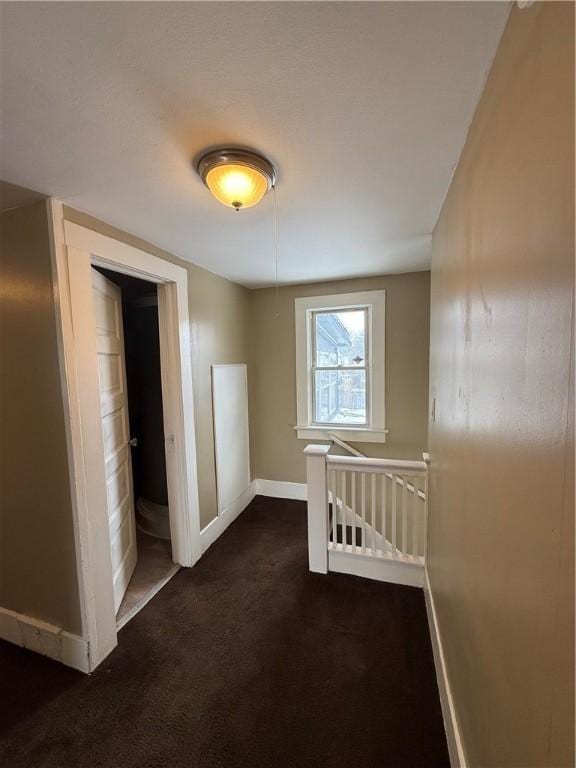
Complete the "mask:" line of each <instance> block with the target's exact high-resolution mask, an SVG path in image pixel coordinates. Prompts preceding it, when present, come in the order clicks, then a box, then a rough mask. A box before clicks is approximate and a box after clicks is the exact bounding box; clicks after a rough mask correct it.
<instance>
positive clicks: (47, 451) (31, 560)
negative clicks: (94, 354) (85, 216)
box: [0, 202, 81, 633]
mask: <svg viewBox="0 0 576 768" xmlns="http://www.w3.org/2000/svg"><path fill="white" fill-rule="evenodd" d="M0 250H1V257H0V370H1V379H0V422H1V425H0V486H1V487H0V505H1V509H0V606H2V607H3V608H8V609H10V610H12V611H16V612H17V613H23V614H27V615H30V616H34V617H35V618H39V619H42V620H44V621H48V622H50V623H53V624H56V625H58V626H61V627H65V628H66V629H68V630H70V631H71V632H76V633H81V620H80V606H79V596H78V580H77V573H76V554H75V548H74V529H73V519H72V504H71V500H70V484H69V479H68V460H67V450H66V433H65V428H64V410H63V405H62V391H61V385H60V371H59V367H58V350H57V342H56V338H57V337H56V323H55V316H54V300H53V292H52V273H51V267H50V243H49V239H48V218H47V212H46V205H45V203H44V202H40V203H35V204H33V205H29V206H26V207H22V208H18V209H14V210H9V211H5V212H3V213H1V214H0Z"/></svg>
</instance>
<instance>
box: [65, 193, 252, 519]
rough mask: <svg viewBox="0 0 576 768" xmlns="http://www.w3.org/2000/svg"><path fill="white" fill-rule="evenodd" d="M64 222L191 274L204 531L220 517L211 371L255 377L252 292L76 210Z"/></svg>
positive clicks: (189, 285) (196, 416)
mask: <svg viewBox="0 0 576 768" xmlns="http://www.w3.org/2000/svg"><path fill="white" fill-rule="evenodd" d="M64 217H65V218H66V219H68V220H69V221H74V222H75V223H76V224H80V225H82V226H84V227H88V228H90V229H94V230H96V231H97V232H100V233H102V234H104V235H109V236H110V237H114V238H115V239H116V240H120V241H122V242H124V243H128V244H129V245H133V246H135V247H136V248H142V249H143V250H145V251H148V253H152V254H154V255H155V256H158V257H160V258H162V259H166V260H167V261H170V262H172V263H174V264H178V265H179V266H181V267H184V268H185V269H186V271H187V272H188V303H189V312H190V339H191V346H192V349H191V354H192V381H193V385H194V411H195V415H194V419H195V426H196V445H197V456H198V486H199V495H200V521H201V525H202V527H204V526H205V525H207V524H208V523H209V522H210V521H211V520H212V519H213V518H214V517H215V516H216V513H217V501H216V470H215V464H214V430H213V422H212V394H211V392H212V389H211V378H210V376H211V374H210V366H211V365H215V364H220V363H248V366H249V377H251V371H250V362H251V360H250V354H251V345H250V336H249V327H248V324H249V299H250V291H249V290H248V289H247V288H243V287H241V286H239V285H236V284H235V283H231V282H230V281H229V280H225V279H224V278H222V277H218V276H217V275H214V274H212V273H211V272H208V271H206V270H205V269H202V268H201V267H197V266H195V265H194V264H190V262H187V261H184V260H183V259H179V258H177V257H176V256H173V255H172V254H170V253H168V252H167V251H163V250H161V249H160V248H156V247H155V246H153V245H151V244H150V243H147V242H145V241H143V240H140V239H139V238H137V237H133V236H131V235H128V234H127V233H126V232H123V231H122V230H119V229H116V228H115V227H111V226H109V225H108V224H105V223H104V222H102V221H98V220H97V219H94V218H92V217H91V216H87V215H86V214H83V213H80V212H79V211H75V210H74V209H72V208H69V207H66V206H65V207H64ZM251 385H252V382H251V381H249V386H251Z"/></svg>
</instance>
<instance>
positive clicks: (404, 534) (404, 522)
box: [402, 477, 408, 555]
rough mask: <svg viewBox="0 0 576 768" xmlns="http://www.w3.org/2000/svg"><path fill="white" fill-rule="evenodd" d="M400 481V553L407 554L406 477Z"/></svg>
mask: <svg viewBox="0 0 576 768" xmlns="http://www.w3.org/2000/svg"><path fill="white" fill-rule="evenodd" d="M402 482H403V483H404V485H403V486H402V554H403V555H406V554H408V478H407V477H403V478H402Z"/></svg>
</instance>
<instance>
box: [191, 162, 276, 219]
mask: <svg viewBox="0 0 576 768" xmlns="http://www.w3.org/2000/svg"><path fill="white" fill-rule="evenodd" d="M206 186H207V187H208V189H209V190H210V192H212V194H213V195H214V197H215V198H216V200H218V201H219V202H221V203H222V204H223V205H228V206H231V207H232V208H236V209H238V208H250V206H252V205H256V203H259V202H260V200H262V198H263V197H264V195H265V194H266V192H268V189H269V183H268V179H267V178H266V176H264V174H263V173H261V171H258V170H256V169H255V168H249V167H248V166H247V165H236V164H229V165H217V166H216V168H212V170H211V171H208V173H207V174H206Z"/></svg>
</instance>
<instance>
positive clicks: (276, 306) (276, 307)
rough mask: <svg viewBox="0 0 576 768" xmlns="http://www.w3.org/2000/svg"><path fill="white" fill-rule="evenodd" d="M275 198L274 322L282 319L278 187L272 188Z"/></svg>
mask: <svg viewBox="0 0 576 768" xmlns="http://www.w3.org/2000/svg"><path fill="white" fill-rule="evenodd" d="M272 194H273V197H274V320H278V318H279V317H280V309H279V295H278V198H277V197H276V185H275V184H274V186H273V187H272Z"/></svg>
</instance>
